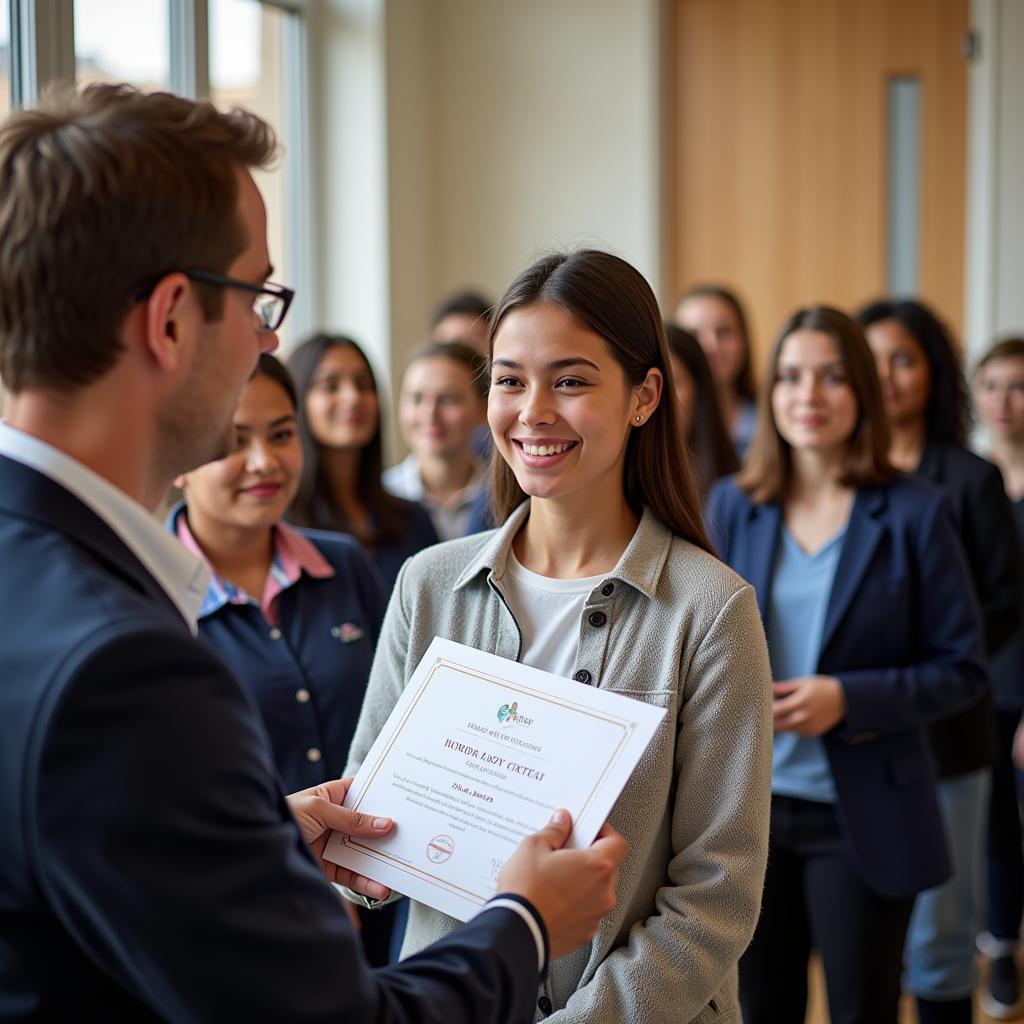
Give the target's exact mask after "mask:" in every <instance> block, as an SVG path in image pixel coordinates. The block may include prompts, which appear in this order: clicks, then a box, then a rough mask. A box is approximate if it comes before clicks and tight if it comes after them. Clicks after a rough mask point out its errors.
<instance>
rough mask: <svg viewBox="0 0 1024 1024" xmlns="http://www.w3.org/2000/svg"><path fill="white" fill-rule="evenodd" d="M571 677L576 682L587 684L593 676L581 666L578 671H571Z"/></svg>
mask: <svg viewBox="0 0 1024 1024" xmlns="http://www.w3.org/2000/svg"><path fill="white" fill-rule="evenodd" d="M572 677H573V679H575V680H576V682H577V683H586V684H587V685H588V686H589V685H590V680H591V679H592V678H593V677H592V676H591V674H590V673H589V672H588V671H587V670H586V669H585V668H581V669H580V670H579V671H578V672H573V674H572Z"/></svg>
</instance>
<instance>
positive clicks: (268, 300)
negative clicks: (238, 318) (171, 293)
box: [131, 270, 295, 332]
mask: <svg viewBox="0 0 1024 1024" xmlns="http://www.w3.org/2000/svg"><path fill="white" fill-rule="evenodd" d="M169 273H172V271H169V270H168V271H166V273H164V274H161V275H160V276H161V277H166V275H167V274H169ZM179 273H182V274H184V275H185V276H186V277H187V278H189V279H190V280H192V281H201V282H202V283H203V284H212V285H215V286H217V287H219V288H241V289H242V291H245V292H252V294H253V299H252V311H253V313H254V314H255V316H256V320H257V324H256V330H257V331H267V332H270V331H276V330H277V329H278V328H279V327H280V326H281V324H282V323H284V318H285V316H286V314H287V313H288V308H289V307H290V306H291V304H292V299H294V298H295V292H294V291H293V290H292V289H291V288H285V286H284V285H283V284H272V283H271V282H270V281H265V282H264V283H263V284H250V283H249V282H248V281H239V280H238V279H237V278H234V277H225V276H224V275H223V274H215V273H213V272H212V271H210V270H182V271H179ZM155 287H156V281H153V283H152V284H150V285H148V286H147V287H145V288H142V289H140V290H139V291H136V292H134V293H133V294H132V298H131V302H132V304H134V303H136V302H141V301H142V300H143V299H147V298H149V296H150V295H152V294H153V289H154V288H155Z"/></svg>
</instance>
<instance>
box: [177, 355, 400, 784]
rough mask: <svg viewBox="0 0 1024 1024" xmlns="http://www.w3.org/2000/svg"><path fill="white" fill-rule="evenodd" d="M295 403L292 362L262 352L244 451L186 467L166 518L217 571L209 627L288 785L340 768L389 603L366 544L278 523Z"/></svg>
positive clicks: (242, 418) (244, 410) (291, 474)
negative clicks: (180, 495) (179, 494)
mask: <svg viewBox="0 0 1024 1024" xmlns="http://www.w3.org/2000/svg"><path fill="white" fill-rule="evenodd" d="M295 416H296V396H295V389H294V386H293V384H292V382H291V378H290V377H289V375H288V371H287V370H286V369H285V368H284V367H283V366H282V365H281V364H280V363H279V362H278V361H277V360H276V359H275V358H274V357H273V356H270V355H263V356H261V357H260V361H259V364H258V366H257V368H256V372H255V374H254V375H253V377H252V379H251V380H250V381H249V383H248V384H247V385H246V387H245V390H244V391H243V392H242V397H241V400H240V401H239V403H238V407H237V409H236V410H235V414H234V431H235V438H236V443H235V448H234V451H232V452H231V453H230V454H229V455H227V456H226V457H225V458H223V459H220V460H219V461H217V462H211V463H208V464H207V465H205V466H201V467H200V468H199V469H195V470H193V471H192V472H190V473H187V474H185V476H183V477H181V478H180V480H179V483H180V485H181V486H182V487H183V489H184V493H185V501H184V502H183V503H182V504H180V505H178V506H177V507H176V508H175V509H174V510H173V511H172V512H171V515H170V518H169V520H168V524H167V525H168V529H170V530H171V531H172V532H173V533H175V534H177V536H178V537H179V539H180V540H181V541H182V542H183V543H184V544H185V546H186V547H188V548H189V549H190V550H192V551H193V552H194V553H195V554H197V555H199V556H201V557H202V558H203V560H204V561H205V562H206V564H207V566H208V567H209V569H210V570H211V573H212V581H211V583H210V586H209V588H208V590H207V592H206V596H205V598H204V600H203V605H202V609H201V611H200V618H199V635H200V636H201V637H202V639H204V640H205V641H207V642H208V643H209V644H211V645H212V646H213V647H215V648H216V649H217V650H218V651H220V652H221V654H223V655H224V656H225V658H227V660H228V661H229V662H230V664H232V665H233V666H235V669H236V672H237V674H238V677H239V678H240V679H241V680H242V681H243V682H244V683H245V684H246V685H247V686H248V688H249V690H250V691H251V693H252V695H253V697H254V699H255V700H256V703H257V704H258V706H259V708H260V710H261V712H262V713H263V720H264V722H265V724H266V727H267V732H268V733H269V735H270V740H271V744H272V746H273V749H274V755H275V758H276V761H277V767H278V771H279V772H280V774H281V777H282V779H283V780H284V783H285V785H286V786H287V787H288V792H297V791H298V790H300V789H306V788H307V787H309V786H314V785H317V784H319V783H320V782H322V781H323V780H324V779H325V778H339V777H340V776H341V768H342V767H343V765H344V762H345V759H346V757H347V756H348V748H349V744H350V742H351V739H352V733H353V730H354V729H355V724H356V719H357V717H358V714H359V707H360V705H361V704H362V700H363V693H364V692H365V689H366V681H367V677H368V676H369V671H370V663H371V660H372V658H373V650H374V647H375V645H376V640H377V636H378V633H379V631H380V624H381V620H382V618H383V614H384V593H383V587H382V584H381V581H380V579H379V577H378V576H377V574H376V573H375V572H374V570H373V568H372V567H371V566H370V564H369V563H368V561H367V559H366V557H365V556H364V555H363V553H362V551H360V549H359V546H358V545H357V544H355V543H354V542H353V541H352V540H351V539H349V538H347V537H343V536H341V535H339V534H327V533H316V532H313V531H306V530H296V529H293V528H292V527H289V526H287V525H286V524H285V523H283V522H282V517H283V516H284V513H285V510H286V509H287V508H288V506H289V504H290V503H291V500H292V498H293V497H294V496H295V490H296V488H297V487H298V484H299V477H300V474H301V470H302V451H301V449H300V447H299V440H298V436H297V433H296V427H295Z"/></svg>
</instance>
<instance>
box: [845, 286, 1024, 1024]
mask: <svg viewBox="0 0 1024 1024" xmlns="http://www.w3.org/2000/svg"><path fill="white" fill-rule="evenodd" d="M858 319H859V321H860V323H861V325H862V326H863V327H864V329H865V332H866V334H867V339H868V344H869V345H870V346H871V349H872V351H873V353H874V357H875V366H876V368H877V369H878V375H879V378H880V380H881V384H882V396H883V399H884V401H885V409H886V413H887V415H888V419H889V426H890V430H891V432H892V440H891V444H890V448H889V457H890V459H891V460H892V462H893V463H894V464H895V465H897V466H898V467H899V468H900V469H903V470H905V471H907V472H909V473H911V474H913V475H915V476H918V477H921V478H922V479H924V480H927V481H929V482H931V483H933V484H935V485H937V486H938V487H940V488H941V489H943V490H944V491H945V492H946V493H947V495H948V496H949V498H950V500H951V501H952V503H953V507H954V512H955V514H956V517H957V521H958V524H959V530H960V538H961V541H962V543H963V547H964V551H965V553H966V555H967V561H968V564H969V566H970V570H971V576H972V577H973V581H974V587H975V592H976V595H977V597H978V599H979V601H980V604H981V611H982V617H983V620H984V627H985V640H986V647H987V653H988V656H989V657H991V656H992V655H993V654H995V653H996V652H997V651H999V650H1000V649H1001V648H1002V647H1003V646H1005V644H1006V643H1007V642H1008V641H1009V639H1010V638H1011V637H1012V636H1013V632H1014V629H1015V627H1016V625H1017V623H1018V621H1019V618H1020V601H1021V597H1020V578H1019V575H1020V560H1019V555H1018V551H1017V540H1016V533H1015V528H1014V521H1013V512H1012V510H1011V508H1010V504H1009V501H1008V500H1007V497H1006V493H1005V491H1004V489H1003V481H1002V477H1001V476H1000V473H999V470H998V469H996V467H995V466H993V465H992V464H991V463H989V462H986V461H985V460H984V459H982V458H979V457H978V456H977V455H974V454H973V453H972V452H969V451H967V449H966V448H964V441H965V439H966V436H967V431H968V429H969V426H970V411H969V404H968V391H967V385H966V382H965V380H964V374H963V369H962V367H961V362H960V356H959V353H958V351H957V349H956V346H955V344H954V342H953V338H952V335H951V334H950V331H949V329H948V328H947V327H946V326H945V324H943V323H942V321H941V320H939V318H938V317H937V316H936V315H935V313H934V312H932V310H930V309H929V308H928V307H927V306H925V305H924V304H923V303H921V302H917V301H914V300H911V299H881V300H878V301H875V302H872V303H869V304H868V305H866V306H865V307H864V308H863V309H861V311H860V312H859V314H858ZM929 738H930V740H931V745H932V750H933V752H934V754H935V759H936V761H937V764H938V770H939V776H940V778H939V797H940V801H941V804H942V809H943V813H944V815H945V819H946V825H947V831H948V833H949V835H950V841H951V844H952V851H951V852H952V856H953V862H954V874H953V877H952V879H951V880H950V881H948V882H946V883H945V884H944V885H942V886H938V887H936V888H934V889H931V890H929V891H928V892H925V893H922V894H921V895H920V896H919V897H918V900H917V904H916V906H915V908H914V916H913V918H912V920H911V924H910V929H909V932H908V936H907V953H906V961H907V974H906V977H905V979H904V984H905V987H906V988H907V989H908V990H909V991H911V992H913V993H914V994H915V995H916V996H917V1001H918V1016H919V1017H920V1019H921V1021H922V1024H929V1022H931V1021H938V1020H941V1021H944V1022H945V1021H948V1022H951V1024H953V1022H963V1024H969V1022H970V1020H971V992H972V991H973V989H974V987H975V985H976V983H977V976H976V969H975V950H974V936H975V933H976V930H977V924H978V909H979V908H978V907H977V905H976V904H977V901H976V899H975V896H974V893H975V890H976V882H977V879H978V876H979V873H980V871H981V870H982V856H983V849H982V847H983V839H984V835H985V813H986V810H987V807H988V792H989V786H990V784H991V764H992V758H993V754H994V750H993V712H992V694H991V690H989V689H987V690H986V691H985V693H984V694H983V695H982V697H981V699H980V700H978V701H977V702H976V703H975V704H974V705H972V706H971V707H968V708H967V709H966V710H963V711H960V712H958V713H956V714H954V715H951V716H949V717H947V718H944V719H941V720H939V721H938V722H936V723H934V724H933V725H932V727H931V729H930V736H929Z"/></svg>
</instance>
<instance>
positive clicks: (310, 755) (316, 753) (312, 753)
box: [306, 747, 324, 764]
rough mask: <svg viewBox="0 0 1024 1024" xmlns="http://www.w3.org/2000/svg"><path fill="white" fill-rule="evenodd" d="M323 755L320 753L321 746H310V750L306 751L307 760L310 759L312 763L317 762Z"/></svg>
mask: <svg viewBox="0 0 1024 1024" xmlns="http://www.w3.org/2000/svg"><path fill="white" fill-rule="evenodd" d="M323 756H324V755H323V754H321V753H320V748H319V747H310V748H309V750H307V751H306V760H307V761H309V763H310V764H316V763H317V761H319V760H320V758H322V757H323Z"/></svg>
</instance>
